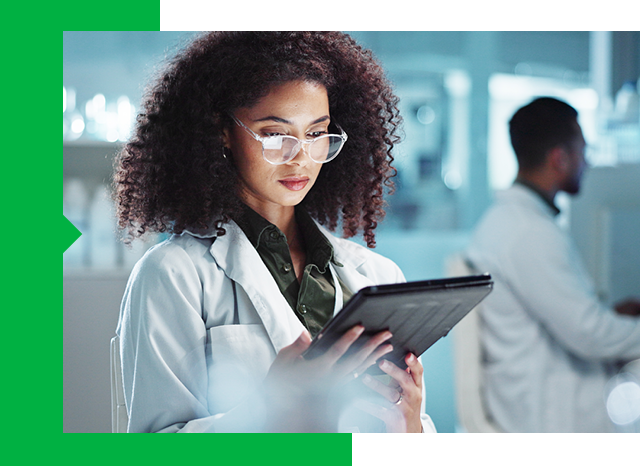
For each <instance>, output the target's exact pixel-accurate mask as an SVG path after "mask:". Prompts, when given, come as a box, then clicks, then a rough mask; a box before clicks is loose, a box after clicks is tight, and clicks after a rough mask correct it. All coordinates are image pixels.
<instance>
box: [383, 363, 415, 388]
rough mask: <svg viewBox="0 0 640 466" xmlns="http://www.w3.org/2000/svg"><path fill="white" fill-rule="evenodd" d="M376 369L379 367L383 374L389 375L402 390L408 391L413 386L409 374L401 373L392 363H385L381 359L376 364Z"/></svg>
mask: <svg viewBox="0 0 640 466" xmlns="http://www.w3.org/2000/svg"><path fill="white" fill-rule="evenodd" d="M378 367H380V369H382V371H383V372H385V373H387V374H389V375H390V376H391V377H392V378H394V379H395V381H396V382H398V385H400V387H402V389H403V390H408V389H410V388H411V386H412V385H413V386H415V383H414V381H413V377H411V375H410V374H408V373H407V372H406V371H403V370H402V369H400V368H399V367H398V366H396V365H395V364H393V363H392V362H390V361H387V360H386V359H382V360H380V361H379V362H378Z"/></svg>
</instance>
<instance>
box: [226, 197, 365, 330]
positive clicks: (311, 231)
mask: <svg viewBox="0 0 640 466" xmlns="http://www.w3.org/2000/svg"><path fill="white" fill-rule="evenodd" d="M295 215H296V221H297V222H298V227H299V228H300V232H301V233H302V239H303V241H304V247H305V252H306V255H307V265H306V266H305V268H304V272H303V276H302V280H301V281H300V282H298V279H297V278H296V274H295V271H294V270H293V262H292V260H291V254H290V252H289V246H288V245H287V238H286V237H285V235H284V234H283V233H282V232H281V231H280V229H279V228H278V227H276V226H275V225H273V224H272V223H270V222H269V221H267V220H266V219H264V218H263V217H262V216H260V215H259V214H258V213H256V212H255V211H253V210H252V209H250V208H249V207H246V209H245V211H244V213H243V215H241V216H240V217H239V218H237V219H234V220H235V221H236V223H237V224H238V226H240V228H242V231H244V233H245V235H247V238H249V241H250V242H251V244H253V246H254V247H255V248H256V250H257V251H258V254H259V255H260V257H261V258H262V261H263V262H264V264H265V265H266V266H267V269H269V272H271V275H272V276H273V278H274V280H275V281H276V283H277V284H278V287H279V288H280V291H281V292H282V294H283V296H284V297H285V299H286V300H287V302H288V303H289V305H290V306H291V309H293V311H294V312H295V314H296V316H298V318H299V319H300V321H301V322H302V324H303V325H304V326H305V327H306V328H307V330H309V332H310V333H311V335H312V336H315V335H317V334H318V332H319V331H320V330H321V329H322V327H323V326H324V325H325V324H326V323H327V321H328V320H329V319H330V318H331V317H332V316H333V309H334V302H335V296H336V290H335V287H334V284H333V277H332V275H331V269H330V268H329V262H333V264H334V265H336V266H338V267H341V266H342V265H341V264H339V263H338V262H336V261H335V259H334V257H333V255H334V252H333V246H331V243H330V242H329V240H328V239H327V238H326V237H325V236H324V235H323V234H322V233H321V232H320V230H319V229H318V227H317V226H316V224H315V222H314V221H313V219H312V218H311V217H310V216H309V214H308V213H307V212H306V211H304V210H303V209H301V208H296V213H295ZM338 282H339V283H340V287H341V289H342V292H343V296H344V299H343V303H344V302H346V301H347V300H348V299H349V298H350V297H351V295H352V292H351V291H350V290H348V289H347V288H346V287H345V286H344V284H343V283H342V282H341V281H340V280H339V279H338Z"/></svg>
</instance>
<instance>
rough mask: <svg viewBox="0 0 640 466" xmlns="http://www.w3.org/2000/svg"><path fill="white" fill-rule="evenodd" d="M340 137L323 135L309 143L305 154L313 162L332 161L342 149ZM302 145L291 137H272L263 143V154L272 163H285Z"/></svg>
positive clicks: (293, 156)
mask: <svg viewBox="0 0 640 466" xmlns="http://www.w3.org/2000/svg"><path fill="white" fill-rule="evenodd" d="M342 144H343V139H342V138H341V137H340V136H335V135H331V134H329V135H324V136H320V137H318V138H317V139H315V140H314V141H313V142H311V143H310V144H309V145H308V147H307V153H308V154H309V157H311V158H312V159H313V160H314V161H316V162H319V163H324V162H328V161H330V160H332V159H333V158H334V157H335V156H336V155H338V152H339V151H340V149H341V148H342ZM301 145H302V144H301V143H300V142H299V141H298V140H297V139H296V138H293V137H288V136H274V137H270V138H267V139H266V140H265V141H264V142H263V152H264V156H265V158H266V159H267V160H269V161H270V162H273V163H285V162H288V161H289V160H292V159H293V158H295V156H296V155H297V154H298V152H299V151H300V146H301Z"/></svg>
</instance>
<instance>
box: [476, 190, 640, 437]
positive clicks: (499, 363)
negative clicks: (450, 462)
mask: <svg viewBox="0 0 640 466" xmlns="http://www.w3.org/2000/svg"><path fill="white" fill-rule="evenodd" d="M468 257H469V259H470V260H471V261H472V262H473V263H474V264H475V265H476V267H478V268H479V269H481V270H482V271H488V272H490V273H491V274H492V275H493V278H494V280H495V287H494V291H493V293H492V294H491V295H489V296H488V297H487V298H486V300H485V301H484V303H483V305H482V308H481V314H480V315H481V322H482V333H481V335H482V342H483V345H484V351H485V371H484V376H485V383H486V393H485V395H486V401H487V403H488V408H489V411H490V412H491V414H492V415H493V417H494V418H495V420H496V421H497V422H498V424H499V425H501V426H502V427H503V428H504V429H505V430H507V431H510V432H607V431H611V430H613V425H612V424H611V423H610V421H609V419H608V416H607V413H606V408H605V400H604V396H605V393H604V390H605V384H606V382H607V380H608V379H609V377H610V373H609V371H608V363H609V362H611V361H614V360H616V359H618V358H621V359H635V358H638V357H640V319H638V318H633V317H628V316H621V315H618V314H615V313H614V311H613V310H612V309H608V308H606V307H604V306H603V305H602V304H600V303H599V302H598V299H597V296H596V294H595V291H594V287H593V285H592V283H591V280H590V278H589V276H588V275H587V272H586V270H585V268H584V266H583V265H582V261H581V259H580V257H579V255H578V253H577V250H576V249H575V247H574V245H573V243H572V241H571V240H570V238H569V236H568V235H567V234H566V233H565V232H564V231H563V230H562V229H561V228H560V227H559V226H558V225H557V224H556V222H555V219H554V215H553V212H552V210H551V208H550V206H549V205H547V204H546V203H545V202H544V201H543V200H542V199H541V198H540V197H539V196H538V195H537V194H535V193H534V192H533V191H531V190H530V189H529V188H526V187H524V186H522V185H519V184H515V185H514V186H513V187H511V188H510V189H508V190H506V191H503V192H499V193H497V198H496V202H495V204H494V206H492V207H491V208H490V209H489V211H488V212H487V213H486V214H485V216H484V217H483V219H482V220H481V221H480V223H479V225H478V227H477V229H476V231H475V234H474V236H473V237H472V240H471V243H470V246H469V249H468Z"/></svg>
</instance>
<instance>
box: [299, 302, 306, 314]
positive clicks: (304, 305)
mask: <svg viewBox="0 0 640 466" xmlns="http://www.w3.org/2000/svg"><path fill="white" fill-rule="evenodd" d="M307 310H308V308H307V306H306V304H300V305H299V306H298V311H300V314H306V313H307Z"/></svg>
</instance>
